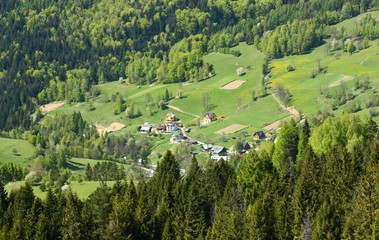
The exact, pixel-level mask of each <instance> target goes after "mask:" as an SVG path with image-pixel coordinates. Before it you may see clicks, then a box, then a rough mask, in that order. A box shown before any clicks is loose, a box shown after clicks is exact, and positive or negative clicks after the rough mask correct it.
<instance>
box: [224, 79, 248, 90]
mask: <svg viewBox="0 0 379 240" xmlns="http://www.w3.org/2000/svg"><path fill="white" fill-rule="evenodd" d="M245 82H246V80H234V81H233V82H230V83H228V84H226V85H224V86H222V87H221V88H220V89H226V90H234V89H237V88H239V87H240V86H241V85H242V84H244V83H245Z"/></svg>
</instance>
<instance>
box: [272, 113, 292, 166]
mask: <svg viewBox="0 0 379 240" xmlns="http://www.w3.org/2000/svg"><path fill="white" fill-rule="evenodd" d="M297 145H298V133H297V127H296V123H295V121H294V119H293V118H291V120H290V122H284V123H283V125H282V127H281V129H280V133H279V136H278V140H277V142H276V144H275V150H274V155H273V157H272V161H273V164H274V166H276V167H279V163H280V159H281V158H284V159H285V158H291V160H292V161H293V162H295V160H296V155H297Z"/></svg>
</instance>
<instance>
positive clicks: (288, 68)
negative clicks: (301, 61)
mask: <svg viewBox="0 0 379 240" xmlns="http://www.w3.org/2000/svg"><path fill="white" fill-rule="evenodd" d="M286 69H287V71H288V72H292V71H295V70H296V66H294V65H292V64H289V65H287V67H286Z"/></svg>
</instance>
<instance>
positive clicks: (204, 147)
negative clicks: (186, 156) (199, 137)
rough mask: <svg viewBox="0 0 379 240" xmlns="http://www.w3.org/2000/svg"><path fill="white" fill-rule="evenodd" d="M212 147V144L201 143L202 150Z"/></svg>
mask: <svg viewBox="0 0 379 240" xmlns="http://www.w3.org/2000/svg"><path fill="white" fill-rule="evenodd" d="M212 147H213V145H212V144H203V145H202V146H201V150H203V151H209V150H211V149H212Z"/></svg>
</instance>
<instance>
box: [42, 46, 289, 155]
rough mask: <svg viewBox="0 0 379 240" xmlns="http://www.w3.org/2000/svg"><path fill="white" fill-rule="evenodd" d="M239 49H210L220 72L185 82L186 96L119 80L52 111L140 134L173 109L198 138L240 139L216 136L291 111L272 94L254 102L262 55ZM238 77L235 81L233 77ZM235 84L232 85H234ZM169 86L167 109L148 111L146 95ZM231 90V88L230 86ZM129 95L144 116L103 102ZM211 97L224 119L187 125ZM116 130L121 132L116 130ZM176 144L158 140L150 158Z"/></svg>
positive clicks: (171, 87)
mask: <svg viewBox="0 0 379 240" xmlns="http://www.w3.org/2000/svg"><path fill="white" fill-rule="evenodd" d="M235 49H236V50H239V51H241V52H242V55H241V56H240V57H235V56H232V55H228V54H221V53H211V54H209V55H207V56H205V57H204V60H205V61H207V62H209V63H211V64H213V66H214V69H215V71H216V75H215V76H214V77H212V78H210V79H207V80H204V81H200V82H191V83H184V84H183V86H182V87H183V96H182V98H180V99H179V98H175V95H176V93H177V91H178V89H179V85H178V84H166V85H163V84H157V85H152V86H138V85H135V84H129V85H128V84H125V83H121V82H111V83H105V84H102V85H99V86H98V87H99V89H100V91H101V95H100V96H98V97H96V98H92V99H89V101H88V102H84V103H77V104H74V103H72V104H65V105H62V106H61V107H59V108H57V109H56V110H54V111H51V112H50V113H49V114H55V113H62V112H64V113H72V112H73V111H80V112H81V114H82V116H83V117H84V119H86V120H87V121H89V122H91V123H93V124H96V125H100V126H103V127H104V126H108V125H110V124H111V123H113V122H118V123H120V124H124V125H125V128H123V129H121V130H120V132H124V131H126V132H131V133H132V134H136V136H137V137H138V136H139V135H141V134H137V132H136V129H137V127H138V126H139V125H141V124H143V123H144V122H149V123H151V124H157V123H163V122H164V117H165V115H166V114H167V113H168V112H171V111H174V112H175V113H176V115H177V116H178V117H179V118H180V119H181V120H182V123H183V124H184V125H185V127H190V128H191V133H190V134H188V135H189V137H197V138H198V140H199V141H210V142H214V143H220V144H223V145H233V144H234V142H235V141H236V140H233V139H231V138H230V137H232V136H237V135H238V134H239V132H240V131H238V130H240V129H236V130H237V131H232V132H231V133H230V136H229V138H230V139H229V140H230V141H229V142H227V143H226V142H225V139H226V138H225V136H220V135H219V134H216V132H217V131H219V130H221V129H224V128H226V127H228V126H230V125H232V124H240V125H243V126H246V128H245V127H244V129H243V131H244V132H246V133H248V134H253V133H254V132H255V131H257V130H261V129H262V127H263V126H265V125H267V124H269V123H272V122H274V121H276V120H279V119H282V118H284V117H286V116H288V115H289V113H288V112H286V111H283V110H282V109H281V108H280V106H279V105H278V104H277V102H276V101H275V100H274V99H273V98H272V96H270V95H269V96H266V97H265V98H262V99H258V100H257V101H255V102H253V101H252V91H253V90H255V91H256V92H258V90H259V88H260V87H259V80H260V77H261V65H262V62H263V54H262V53H260V52H259V51H257V50H256V49H255V47H254V46H249V45H247V44H245V43H241V44H239V45H238V46H236V47H235ZM240 67H243V68H244V69H245V74H244V76H243V80H242V79H241V80H240V79H238V75H237V69H238V68H240ZM236 79H237V81H235V80H236ZM232 85H233V86H232ZM225 86H231V88H230V90H228V91H226V90H225V89H221V88H222V87H225ZM166 89H167V90H168V91H169V92H171V93H172V95H173V98H172V99H171V100H170V101H168V107H169V108H168V109H165V110H162V109H160V108H158V107H153V109H152V113H151V115H150V114H149V113H148V111H147V110H146V95H148V96H151V97H152V98H153V99H154V100H157V99H158V98H159V97H162V96H163V95H164V93H165V91H166ZM232 89H233V90H232ZM117 92H118V93H120V94H122V95H123V96H124V97H125V96H127V102H129V103H134V104H135V107H136V108H138V109H139V110H140V111H141V113H142V116H140V117H138V118H134V119H129V118H127V117H126V115H125V113H121V114H120V115H114V114H113V111H114V109H115V108H116V103H115V102H113V101H108V102H107V101H105V99H108V100H109V99H111V98H112V95H114V94H116V93H117ZM204 95H206V96H207V98H208V102H209V103H208V109H207V111H211V112H214V113H215V114H216V115H218V116H220V115H223V116H225V118H224V119H223V120H219V121H217V122H215V123H212V124H210V126H208V127H197V126H190V125H189V123H191V122H194V121H195V120H196V119H197V118H201V117H202V116H203V113H204V109H203V96H204ZM90 105H93V106H94V107H95V108H96V109H95V110H94V111H89V106H90ZM116 134H117V133H116ZM171 146H172V145H170V144H166V143H163V142H159V141H157V143H154V147H153V154H152V156H150V159H151V162H155V161H156V160H158V158H159V157H158V155H159V154H161V153H162V151H165V150H167V149H169V148H171Z"/></svg>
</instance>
